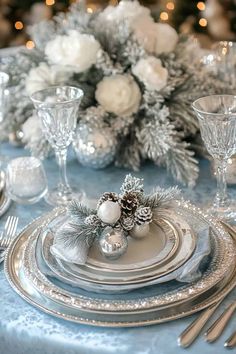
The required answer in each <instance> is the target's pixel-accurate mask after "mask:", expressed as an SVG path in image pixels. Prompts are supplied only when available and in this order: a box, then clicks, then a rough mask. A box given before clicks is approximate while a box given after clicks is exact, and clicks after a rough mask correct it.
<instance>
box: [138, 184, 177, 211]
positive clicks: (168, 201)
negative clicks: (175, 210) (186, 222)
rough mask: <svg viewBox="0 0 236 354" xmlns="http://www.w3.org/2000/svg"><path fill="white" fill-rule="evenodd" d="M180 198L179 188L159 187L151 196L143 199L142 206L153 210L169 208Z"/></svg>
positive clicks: (144, 196)
mask: <svg viewBox="0 0 236 354" xmlns="http://www.w3.org/2000/svg"><path fill="white" fill-rule="evenodd" d="M179 196H180V190H179V189H178V187H171V188H167V189H163V188H161V187H157V188H156V189H155V190H154V191H153V192H152V193H151V194H149V195H143V196H142V197H141V201H140V202H141V204H142V205H143V206H148V207H150V208H151V209H157V208H168V207H170V206H171V205H172V204H173V202H174V201H175V200H176V199H178V198H179Z"/></svg>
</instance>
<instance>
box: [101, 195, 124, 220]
mask: <svg viewBox="0 0 236 354" xmlns="http://www.w3.org/2000/svg"><path fill="white" fill-rule="evenodd" d="M97 216H98V217H99V219H101V220H102V222H104V223H105V224H111V225H113V224H115V223H116V222H117V221H118V220H119V219H120V216H121V208H120V206H119V204H118V203H116V202H112V201H110V200H106V201H105V202H103V203H102V204H101V205H100V206H99V208H98V212H97Z"/></svg>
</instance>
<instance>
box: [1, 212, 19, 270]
mask: <svg viewBox="0 0 236 354" xmlns="http://www.w3.org/2000/svg"><path fill="white" fill-rule="evenodd" d="M18 220H19V218H18V217H16V216H8V218H7V221H6V224H5V226H4V230H3V231H2V232H1V234H0V263H1V262H2V261H3V260H4V257H5V254H6V250H7V248H8V246H9V245H10V243H11V241H12V240H13V239H14V237H15V235H16V230H17V225H18Z"/></svg>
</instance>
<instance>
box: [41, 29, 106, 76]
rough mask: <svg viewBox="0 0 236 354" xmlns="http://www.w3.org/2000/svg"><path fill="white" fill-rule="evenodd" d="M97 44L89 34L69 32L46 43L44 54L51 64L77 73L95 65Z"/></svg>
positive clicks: (98, 47)
mask: <svg viewBox="0 0 236 354" xmlns="http://www.w3.org/2000/svg"><path fill="white" fill-rule="evenodd" d="M99 50H100V44H99V42H98V41H97V40H96V39H95V38H94V37H93V36H92V35H89V34H81V33H79V32H77V31H70V32H69V34H68V35H65V36H57V37H56V38H55V39H53V40H51V41H50V42H48V43H47V45H46V48H45V54H46V55H47V57H48V59H49V61H50V62H51V63H53V64H57V65H64V66H71V67H73V69H74V70H76V71H77V72H83V71H85V70H88V69H89V68H90V67H91V66H92V65H93V64H95V63H96V60H97V54H98V51H99Z"/></svg>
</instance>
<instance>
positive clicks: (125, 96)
mask: <svg viewBox="0 0 236 354" xmlns="http://www.w3.org/2000/svg"><path fill="white" fill-rule="evenodd" d="M96 99H97V101H98V103H99V104H100V105H101V106H102V107H103V108H104V109H105V110H106V111H107V112H111V113H115V114H116V115H118V116H128V115H130V114H132V113H136V112H137V111H138V108H139V104H140V100H141V92H140V89H139V86H138V85H137V83H136V82H135V80H134V79H133V77H132V76H130V75H113V76H108V77H105V78H104V79H103V80H102V81H100V82H99V84H98V85H97V90H96Z"/></svg>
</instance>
